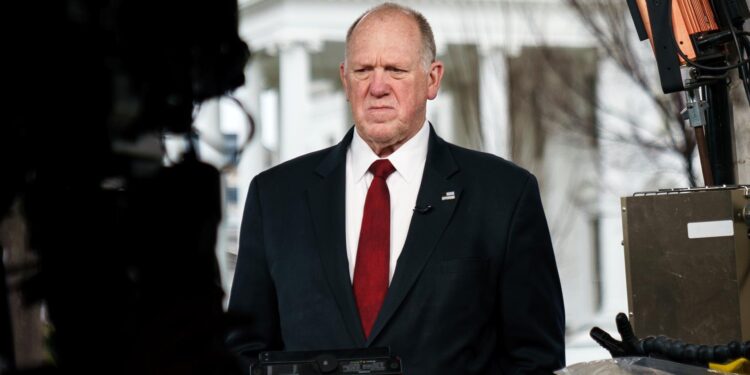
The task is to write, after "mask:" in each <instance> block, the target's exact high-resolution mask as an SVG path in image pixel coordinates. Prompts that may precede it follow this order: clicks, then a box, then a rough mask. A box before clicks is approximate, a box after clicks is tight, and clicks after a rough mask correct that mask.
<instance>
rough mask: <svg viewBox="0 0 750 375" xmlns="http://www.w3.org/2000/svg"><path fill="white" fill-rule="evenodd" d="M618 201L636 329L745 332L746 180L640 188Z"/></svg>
mask: <svg viewBox="0 0 750 375" xmlns="http://www.w3.org/2000/svg"><path fill="white" fill-rule="evenodd" d="M621 203H622V223H623V232H624V236H625V237H624V242H623V244H624V246H625V267H626V273H627V287H628V305H629V308H630V317H631V321H632V323H633V327H634V329H635V332H636V334H637V335H638V336H639V337H645V336H649V335H654V336H655V335H667V336H669V337H672V338H676V339H680V340H683V341H687V342H691V343H696V344H707V345H711V344H726V343H728V342H729V341H732V340H742V341H745V340H750V281H749V279H750V239H749V238H748V236H750V232H749V231H750V230H749V229H748V228H749V227H750V223H749V222H748V221H750V217H748V213H750V189H749V188H748V186H740V187H736V186H735V187H724V188H703V189H681V190H667V191H658V192H650V193H638V194H635V195H634V196H632V197H625V198H622V200H621ZM727 221H729V222H727ZM696 228H698V229H700V230H698V229H696ZM730 232H731V233H730ZM691 237H692V238H691Z"/></svg>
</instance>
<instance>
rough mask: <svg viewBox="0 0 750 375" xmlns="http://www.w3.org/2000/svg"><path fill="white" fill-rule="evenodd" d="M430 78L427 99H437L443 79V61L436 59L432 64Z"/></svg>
mask: <svg viewBox="0 0 750 375" xmlns="http://www.w3.org/2000/svg"><path fill="white" fill-rule="evenodd" d="M429 75H430V76H429V79H428V82H427V99H430V100H432V99H435V98H436V97H437V94H438V90H440V82H441V81H442V80H443V62H442V61H440V60H435V61H434V62H433V63H432V64H430V71H429Z"/></svg>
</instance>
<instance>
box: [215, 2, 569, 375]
mask: <svg viewBox="0 0 750 375" xmlns="http://www.w3.org/2000/svg"><path fill="white" fill-rule="evenodd" d="M346 47H347V48H346V56H345V61H344V63H342V64H341V66H340V75H341V82H342V84H343V86H344V89H345V91H346V96H347V99H348V101H349V102H350V105H351V110H352V113H353V116H354V121H355V126H354V129H353V130H350V131H349V132H348V134H347V135H346V136H345V137H344V139H343V140H342V141H341V143H339V144H338V145H336V146H334V147H331V148H329V149H325V150H321V151H318V152H314V153H312V154H309V155H305V156H302V157H300V158H297V159H294V160H291V161H289V162H286V163H284V164H281V165H279V166H277V167H275V168H271V169H269V170H268V171H266V172H264V173H261V174H260V175H258V176H257V177H256V178H255V179H254V180H253V182H252V183H251V185H250V190H249V193H248V197H247V204H246V207H245V214H244V215H245V216H244V220H243V223H242V229H241V234H240V250H239V257H238V259H237V268H236V271H235V272H236V273H235V278H234V286H233V289H232V292H231V298H230V303H229V310H230V311H231V312H234V313H240V314H244V315H246V316H247V317H249V318H250V319H251V320H252V324H251V325H250V326H248V327H246V328H244V329H242V330H238V331H236V332H233V333H232V334H231V336H230V337H229V340H228V341H229V343H230V345H231V346H233V347H234V348H235V349H236V350H237V351H238V352H240V353H241V354H243V355H245V356H247V357H250V358H257V354H258V352H259V351H262V350H289V351H296V350H323V349H343V348H361V347H381V346H388V347H390V349H391V353H392V354H394V355H396V356H398V357H400V358H401V361H402V364H403V369H404V373H405V374H406V375H439V374H451V375H466V374H500V373H539V372H542V373H544V372H547V373H549V372H551V371H552V370H555V369H558V368H560V367H563V366H564V347H563V331H564V314H563V304H562V296H561V290H560V284H559V278H558V274H557V269H556V265H555V259H554V254H553V251H552V246H551V241H550V238H549V231H548V228H547V223H546V220H545V217H544V212H543V210H542V205H541V201H540V197H539V192H538V187H537V183H536V180H535V179H534V177H533V176H532V175H531V174H529V173H528V172H526V171H524V170H522V169H521V168H519V167H516V166H514V165H513V164H511V163H509V162H506V161H504V160H502V159H500V158H498V157H495V156H491V155H488V154H483V153H479V152H475V151H470V150H466V149H462V148H459V147H457V146H454V145H451V144H448V143H446V142H445V141H443V140H442V139H440V138H439V137H438V136H437V135H436V134H435V132H434V131H433V129H432V127H431V126H430V125H429V123H427V122H426V120H425V109H426V102H427V100H428V99H434V98H435V97H436V95H437V92H438V88H439V87H440V81H441V79H442V75H443V64H442V63H441V62H439V61H435V42H434V39H433V36H432V31H431V30H430V27H429V24H428V23H427V21H426V20H425V19H424V17H422V16H421V15H420V14H419V13H417V12H415V11H413V10H411V9H408V8H404V7H401V6H398V5H394V4H383V5H381V6H379V7H376V8H373V9H371V10H370V11H368V12H366V13H365V14H364V15H363V16H361V17H360V18H359V19H358V20H357V21H355V23H354V24H353V25H352V27H351V28H350V29H349V33H348V35H347V46H346ZM383 159H386V160H387V161H385V160H383Z"/></svg>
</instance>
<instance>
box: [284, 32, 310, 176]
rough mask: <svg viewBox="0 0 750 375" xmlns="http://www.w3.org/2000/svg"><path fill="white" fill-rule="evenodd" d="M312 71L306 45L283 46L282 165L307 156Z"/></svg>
mask: <svg viewBox="0 0 750 375" xmlns="http://www.w3.org/2000/svg"><path fill="white" fill-rule="evenodd" d="M310 70H311V66H310V55H309V53H308V50H307V48H306V45H305V44H304V43H301V42H292V43H289V44H286V45H283V46H280V48H279V91H280V92H279V95H280V104H281V108H280V109H281V111H280V112H281V129H280V130H281V131H280V134H279V136H280V139H279V162H284V161H286V160H289V159H291V158H294V157H296V156H299V155H301V154H302V153H303V152H304V143H305V137H304V129H305V127H306V126H308V125H309V121H310V116H309V112H310V75H311V72H310Z"/></svg>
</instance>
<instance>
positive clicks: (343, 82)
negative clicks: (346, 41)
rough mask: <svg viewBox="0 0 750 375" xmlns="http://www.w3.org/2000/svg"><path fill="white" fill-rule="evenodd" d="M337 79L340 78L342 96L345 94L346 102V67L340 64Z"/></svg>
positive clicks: (347, 85) (347, 86)
mask: <svg viewBox="0 0 750 375" xmlns="http://www.w3.org/2000/svg"><path fill="white" fill-rule="evenodd" d="M339 77H340V78H341V86H343V87H344V94H346V101H347V102H348V101H349V83H348V82H347V81H346V66H345V65H344V63H343V62H342V63H341V64H340V65H339Z"/></svg>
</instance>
